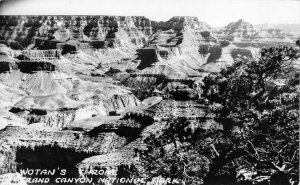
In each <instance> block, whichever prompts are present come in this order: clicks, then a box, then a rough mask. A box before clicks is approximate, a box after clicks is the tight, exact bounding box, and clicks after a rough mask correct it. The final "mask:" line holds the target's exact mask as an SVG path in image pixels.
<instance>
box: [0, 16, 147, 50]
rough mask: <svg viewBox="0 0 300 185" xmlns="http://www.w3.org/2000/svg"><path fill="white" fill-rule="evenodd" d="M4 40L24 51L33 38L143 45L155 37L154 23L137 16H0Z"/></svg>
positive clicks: (0, 32) (1, 32) (0, 33)
mask: <svg viewBox="0 0 300 185" xmlns="http://www.w3.org/2000/svg"><path fill="white" fill-rule="evenodd" d="M0 27H1V29H0V30H1V31H0V35H1V36H2V39H4V40H6V39H13V40H16V41H18V42H20V44H21V45H22V46H24V47H26V46H28V45H29V44H31V43H32V38H35V37H38V38H40V39H45V40H48V39H49V40H51V39H56V40H58V41H66V40H67V39H75V40H85V41H91V40H95V41H105V42H107V43H106V44H108V45H109V44H111V41H115V42H116V43H117V44H122V43H121V42H122V41H124V38H125V39H127V41H128V42H129V43H132V44H136V45H140V44H143V43H144V42H145V41H146V39H147V36H148V35H150V34H151V33H152V30H151V22H150V20H149V19H147V18H145V17H138V16H0Z"/></svg>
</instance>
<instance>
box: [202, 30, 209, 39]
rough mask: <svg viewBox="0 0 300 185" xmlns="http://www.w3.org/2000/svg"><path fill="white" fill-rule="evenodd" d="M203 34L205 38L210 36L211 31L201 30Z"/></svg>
mask: <svg viewBox="0 0 300 185" xmlns="http://www.w3.org/2000/svg"><path fill="white" fill-rule="evenodd" d="M201 36H202V37H204V38H207V37H210V32H209V31H203V32H201Z"/></svg>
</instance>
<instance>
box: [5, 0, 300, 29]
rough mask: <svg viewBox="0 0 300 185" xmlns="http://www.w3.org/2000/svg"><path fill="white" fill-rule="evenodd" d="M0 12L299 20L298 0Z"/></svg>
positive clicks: (41, 3)
mask: <svg viewBox="0 0 300 185" xmlns="http://www.w3.org/2000/svg"><path fill="white" fill-rule="evenodd" d="M0 14H1V15H124V16H125V15H126V16H127V15H129V16H131V15H139V16H146V17H147V18H150V19H151V20H156V21H167V20H168V19H170V18H171V17H173V16H196V17H198V19H199V20H200V21H204V22H207V23H208V24H209V25H211V26H213V27H220V26H225V25H227V24H228V23H230V22H233V21H237V20H239V19H241V18H242V19H244V20H245V21H247V22H250V23H252V24H264V23H273V24H282V23H288V24H295V23H298V24H300V0H0Z"/></svg>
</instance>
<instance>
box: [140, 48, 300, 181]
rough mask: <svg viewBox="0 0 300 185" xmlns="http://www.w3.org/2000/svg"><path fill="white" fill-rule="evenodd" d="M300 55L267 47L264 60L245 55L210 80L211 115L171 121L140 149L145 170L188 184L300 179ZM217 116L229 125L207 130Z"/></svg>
mask: <svg viewBox="0 0 300 185" xmlns="http://www.w3.org/2000/svg"><path fill="white" fill-rule="evenodd" d="M298 55H299V54H298V53H297V51H296V50H294V49H293V48H289V47H287V46H277V47H271V48H263V49H262V50H261V52H260V57H258V58H255V59H253V58H239V59H237V61H236V62H235V63H234V64H233V65H232V66H229V67H227V68H225V69H223V70H222V71H221V72H220V74H217V75H209V76H208V77H206V78H205V79H204V86H203V99H205V101H206V102H207V105H208V109H207V110H206V113H207V115H210V116H207V118H204V119H203V120H202V121H199V122H190V121H188V120H186V119H177V120H174V121H169V122H167V125H166V127H165V129H164V130H163V131H162V132H160V133H156V134H155V135H154V134H153V135H151V136H149V137H148V138H147V139H146V140H145V141H144V142H145V143H146V145H147V148H146V149H145V150H139V151H138V154H139V156H140V159H141V163H142V166H143V168H142V169H143V171H139V174H146V175H147V177H149V178H153V177H156V176H162V177H165V178H167V177H170V178H173V179H174V178H178V179H180V180H181V181H180V184H201V183H202V181H203V180H204V183H205V184H220V183H222V184H235V183H236V182H245V181H247V180H248V181H249V182H248V183H251V184H252V183H256V184H263V183H264V182H265V183H268V184H271V185H277V184H281V185H284V184H291V183H298V179H299V149H298V147H299V137H298V133H299V132H298V130H299V123H298V118H299V98H300V96H299V90H297V88H299V84H298V83H297V79H296V78H297V75H298V76H299V74H297V73H296V74H295V70H294V69H293V65H292V61H293V60H294V59H295V58H297V57H298ZM291 73H293V75H291ZM280 79H286V83H283V84H281V83H279V80H280ZM209 118H213V120H214V123H213V124H214V125H215V126H216V125H221V126H222V129H221V130H220V129H216V128H217V127H215V129H214V128H210V129H202V128H201V126H199V125H201V123H203V122H205V121H207V120H208V119H209ZM242 170H244V171H247V172H249V173H250V174H251V177H250V178H249V179H246V178H245V176H244V175H243V173H241V171H242ZM262 179H264V180H262ZM266 181H268V182H266Z"/></svg>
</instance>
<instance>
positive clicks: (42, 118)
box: [0, 15, 299, 185]
mask: <svg viewBox="0 0 300 185" xmlns="http://www.w3.org/2000/svg"><path fill="white" fill-rule="evenodd" d="M295 38H297V35H289V34H287V33H284V32H283V31H278V30H267V29H265V28H262V30H257V29H256V28H255V27H254V26H253V25H251V24H250V23H248V22H245V21H244V20H242V19H241V20H238V21H237V22H233V23H230V24H228V25H227V26H226V27H225V28H222V29H220V30H216V29H214V28H212V27H211V26H209V25H208V24H207V23H205V22H201V21H199V20H198V18H197V17H191V16H182V17H178V16H177V17H172V18H171V19H170V20H168V21H165V22H162V21H161V22H156V21H151V20H150V19H148V18H146V17H143V16H100V15H99V16H0V143H1V145H0V146H1V148H0V184H1V179H6V180H7V181H5V183H7V185H8V184H13V182H14V180H16V179H18V180H19V184H21V183H23V184H24V183H25V184H26V182H24V181H23V180H24V179H23V178H24V177H22V176H20V171H21V170H22V169H26V168H35V169H37V168H40V169H53V168H56V167H57V166H60V167H61V168H64V169H66V170H68V172H69V174H68V176H70V177H82V176H81V175H82V174H80V173H79V171H85V170H93V169H114V170H117V171H118V170H119V172H120V174H123V175H124V174H126V173H125V172H124V170H123V171H122V166H123V167H124V166H127V167H128V166H131V165H135V164H138V157H137V156H136V153H135V150H136V149H141V148H143V147H145V143H144V139H145V138H147V137H148V136H149V135H150V134H158V135H159V134H160V133H161V131H162V130H163V129H164V128H165V127H166V125H167V124H168V123H169V122H170V121H175V120H177V119H182V118H184V119H186V120H188V121H189V122H191V125H192V128H189V129H192V130H195V129H196V128H200V129H201V130H204V131H207V132H209V131H210V130H222V129H223V125H219V124H218V123H217V122H216V121H215V120H214V119H213V117H212V116H211V115H207V108H208V105H206V104H205V102H204V101H203V100H202V99H201V93H202V89H201V86H202V85H203V82H202V80H203V79H204V78H205V77H206V76H208V75H210V74H217V73H219V72H220V71H221V69H222V68H224V67H226V66H228V65H231V64H232V63H233V62H234V61H235V59H236V58H238V57H240V56H243V57H256V56H258V54H259V51H260V48H262V47H264V46H269V45H273V44H280V43H284V44H287V45H289V46H295V44H294V43H295V41H296V40H295ZM296 64H297V65H299V61H296V63H295V65H296ZM298 69H299V68H298ZM23 176H25V177H29V176H26V175H23ZM119 176H122V175H119V174H118V177H119ZM55 177H58V176H52V177H50V181H51V182H52V183H53V182H54V180H55V179H54V178H55ZM95 183H96V182H95ZM29 184H35V183H29Z"/></svg>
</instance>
